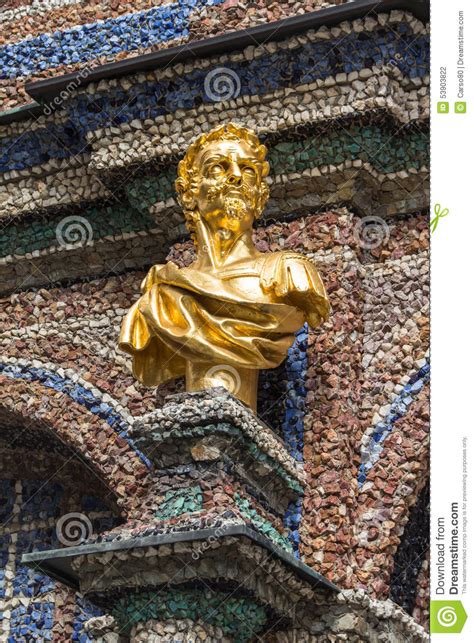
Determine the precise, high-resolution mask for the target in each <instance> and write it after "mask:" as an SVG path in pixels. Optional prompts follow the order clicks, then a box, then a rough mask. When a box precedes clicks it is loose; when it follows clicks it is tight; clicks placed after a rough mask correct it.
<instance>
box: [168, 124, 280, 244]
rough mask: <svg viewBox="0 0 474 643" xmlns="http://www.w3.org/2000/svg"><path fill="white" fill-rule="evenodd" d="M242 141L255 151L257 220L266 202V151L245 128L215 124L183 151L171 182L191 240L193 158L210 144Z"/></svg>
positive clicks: (194, 211)
mask: <svg viewBox="0 0 474 643" xmlns="http://www.w3.org/2000/svg"><path fill="white" fill-rule="evenodd" d="M242 140H243V141H245V142H246V143H247V144H248V145H249V146H250V147H251V148H252V149H253V150H254V152H255V158H256V159H257V160H258V161H259V162H260V163H261V177H262V185H261V191H260V198H259V202H258V208H257V214H256V217H255V218H256V219H258V218H259V217H260V216H261V214H262V212H263V210H264V208H265V205H266V203H267V201H268V197H269V189H268V185H267V182H266V181H265V177H266V176H268V172H269V170H270V166H269V164H268V161H266V160H265V157H266V155H267V148H266V147H265V145H263V143H260V141H259V140H258V136H257V135H256V133H255V132H254V131H253V130H252V129H249V128H248V127H243V126H241V125H236V124H235V123H226V124H225V125H219V126H218V127H216V128H214V129H213V130H211V131H210V132H207V133H206V134H201V135H200V136H199V137H198V138H197V139H196V140H195V141H194V142H193V143H192V144H191V145H190V146H189V147H188V149H187V151H186V154H185V155H184V158H183V159H182V160H181V161H180V162H179V164H178V178H177V179H176V181H175V187H176V192H177V194H178V203H179V204H180V205H181V207H182V208H183V210H184V217H185V221H186V227H187V228H188V230H189V231H190V233H191V237H192V238H193V239H194V232H195V228H196V221H197V220H198V218H199V212H198V211H197V209H196V206H195V205H193V204H194V195H195V193H196V191H197V189H198V187H199V186H198V182H197V168H196V166H195V161H196V157H197V155H198V154H199V153H200V152H201V151H202V150H203V148H205V147H206V145H208V144H209V143H211V142H213V141H242Z"/></svg>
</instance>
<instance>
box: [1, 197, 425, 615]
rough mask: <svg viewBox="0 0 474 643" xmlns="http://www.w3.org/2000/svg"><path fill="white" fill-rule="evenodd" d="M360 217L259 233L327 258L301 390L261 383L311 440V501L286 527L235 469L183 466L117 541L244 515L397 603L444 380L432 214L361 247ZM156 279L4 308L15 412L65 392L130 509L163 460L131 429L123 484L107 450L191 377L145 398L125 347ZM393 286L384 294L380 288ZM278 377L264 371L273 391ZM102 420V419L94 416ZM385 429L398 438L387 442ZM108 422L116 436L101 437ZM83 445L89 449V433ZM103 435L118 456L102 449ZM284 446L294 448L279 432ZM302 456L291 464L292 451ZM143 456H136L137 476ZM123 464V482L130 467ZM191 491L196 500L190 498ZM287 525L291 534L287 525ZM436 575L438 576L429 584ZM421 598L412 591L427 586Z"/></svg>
mask: <svg viewBox="0 0 474 643" xmlns="http://www.w3.org/2000/svg"><path fill="white" fill-rule="evenodd" d="M359 220H360V219H359V218H358V217H356V216H354V215H353V214H351V213H350V212H348V211H347V210H345V209H341V210H337V211H329V212H326V213H322V214H317V215H311V216H300V217H299V218H295V219H294V220H293V221H287V222H284V221H279V222H274V223H271V224H269V225H267V224H265V223H263V224H262V225H261V226H260V227H259V228H258V229H257V230H256V233H255V242H256V244H257V247H258V248H259V250H261V251H264V252H268V251H273V250H280V249H291V250H294V251H298V252H303V253H305V254H306V255H307V256H308V257H310V258H311V259H312V260H314V261H315V262H316V263H317V266H318V269H319V270H320V272H321V273H322V275H323V279H324V281H325V284H326V286H327V288H328V292H329V296H330V298H331V303H332V308H333V312H332V315H331V319H330V321H329V322H328V323H327V324H326V325H325V326H324V327H323V329H322V330H320V331H319V332H317V333H314V331H312V330H311V329H307V330H304V329H303V334H302V335H301V340H300V341H303V342H304V350H303V351H302V350H301V349H300V348H299V346H300V345H301V344H298V342H296V343H295V345H294V347H293V349H292V351H290V355H289V358H288V364H287V365H286V366H285V368H284V369H283V370H280V377H281V378H283V381H285V380H286V383H285V384H284V385H283V386H280V387H274V386H271V387H265V386H261V394H262V395H269V396H270V397H269V398H268V402H267V404H266V406H264V408H266V409H267V411H266V413H267V416H266V417H268V409H269V408H271V406H272V403H276V404H277V405H278V404H283V407H282V411H281V412H280V414H279V415H278V416H275V417H279V418H280V422H282V424H281V425H280V426H276V427H272V428H274V429H275V430H276V433H277V434H279V435H280V436H281V437H282V438H283V439H284V442H285V445H286V449H288V451H291V450H294V449H295V445H296V446H298V445H301V442H300V440H301V439H302V440H303V450H302V452H301V451H299V449H298V448H296V451H294V452H293V453H292V455H293V457H294V458H296V459H297V460H298V457H297V456H298V453H302V455H303V460H304V467H305V471H306V476H307V483H306V490H305V497H304V500H303V503H302V505H301V506H299V505H295V506H294V507H293V508H289V510H288V512H287V516H286V517H283V516H279V517H277V516H275V515H274V514H272V512H270V513H268V509H266V510H263V512H262V508H261V507H260V508H259V507H258V505H257V504H255V499H254V497H253V496H252V495H251V494H250V495H249V490H248V489H245V488H244V487H241V486H239V485H240V483H236V482H233V483H232V485H235V484H237V486H234V491H232V493H231V494H230V495H229V490H230V487H228V488H227V490H226V489H225V487H226V485H228V484H229V482H230V479H229V478H227V481H226V478H225V476H226V475H227V473H225V471H224V470H221V473H219V474H218V477H217V478H216V477H215V475H216V473H213V470H211V469H210V470H209V472H208V473H207V474H206V475H207V476H208V478H206V477H205V476H204V477H203V472H202V471H201V472H199V470H197V469H196V470H195V474H192V475H193V476H195V475H197V476H198V477H197V478H196V477H194V478H193V477H190V478H186V476H184V474H183V473H181V474H179V473H178V472H176V473H174V474H173V475H171V476H168V478H169V480H168V482H167V484H166V485H165V486H161V487H160V490H158V488H157V487H154V486H153V485H154V484H155V483H151V482H150V481H149V482H147V483H146V484H147V485H151V487H150V486H149V487H148V488H150V489H152V490H153V491H152V496H151V497H152V500H150V501H148V500H146V498H148V497H149V496H148V495H147V493H148V492H144V491H140V493H141V495H140V496H138V497H139V498H140V502H139V504H138V505H137V508H139V509H140V512H141V513H142V516H141V517H142V518H143V520H138V519H137V517H136V518H134V519H130V520H129V521H128V523H127V524H126V525H124V526H123V527H120V528H118V529H116V530H112V531H109V532H107V534H104V537H105V538H106V539H107V540H111V541H113V540H114V539H115V538H116V537H120V538H125V537H133V535H138V534H140V535H151V534H154V533H166V532H173V530H178V531H179V530H182V529H202V528H205V527H211V526H214V527H215V528H218V527H219V526H220V525H222V521H224V522H225V520H230V521H231V524H242V525H244V524H246V525H248V526H249V527H251V528H252V529H255V530H256V531H260V533H263V534H265V535H266V536H267V537H269V538H270V539H272V538H273V539H274V538H275V537H276V540H274V542H275V544H279V546H282V541H280V542H279V543H277V541H278V539H280V538H281V537H284V538H287V539H288V540H287V543H288V548H287V546H286V545H285V546H283V548H284V549H287V551H290V549H291V545H290V543H291V544H293V545H295V544H296V548H297V549H298V543H299V553H300V555H301V558H302V560H303V561H304V562H305V563H306V564H309V565H310V566H312V567H313V568H314V569H316V570H318V571H320V572H322V573H323V574H325V575H327V576H328V577H329V578H330V579H331V580H333V581H334V582H336V583H338V584H339V585H342V586H348V587H353V586H354V585H355V586H357V585H359V586H362V587H364V588H366V589H367V591H369V592H372V594H373V595H374V596H376V597H379V598H384V597H387V596H388V593H389V591H390V586H391V583H392V580H393V570H394V565H395V554H396V551H397V548H398V546H399V544H400V542H401V540H402V538H403V531H404V528H405V523H406V522H407V520H408V519H409V515H410V507H412V506H413V504H414V503H415V501H416V498H417V496H418V493H419V491H420V489H421V486H422V485H423V484H424V482H423V481H424V480H425V476H426V466H425V465H426V460H425V455H424V453H425V450H426V444H427V443H426V440H427V424H426V414H427V397H426V394H427V386H428V384H427V382H426V381H424V383H423V386H422V387H420V388H419V389H418V385H416V382H417V381H418V380H417V379H416V378H417V377H418V375H417V374H418V373H419V372H420V370H421V371H422V372H423V373H424V372H425V371H424V370H423V369H424V368H425V365H426V351H427V347H428V344H427V342H428V318H427V306H428V290H427V287H426V286H427V277H428V272H427V259H428V258H427V254H426V252H427V248H428V236H427V228H428V222H427V218H426V216H425V215H414V216H408V217H404V218H400V217H399V218H394V219H392V220H388V222H387V223H386V224H383V223H379V226H381V228H380V230H379V232H382V236H381V240H382V241H381V243H380V245H377V246H373V247H361V245H360V239H361V238H364V237H362V236H361V233H360V229H359V227H358V226H359V223H358V222H359ZM385 225H386V228H385V227H384V226H385ZM193 257H194V252H193V249H192V244H191V243H190V242H189V241H186V242H183V243H177V244H176V245H175V246H174V247H173V248H172V250H171V252H170V254H169V259H172V260H173V261H175V262H177V263H178V264H179V265H188V264H189V263H190V262H191V261H192V260H193ZM142 278H143V273H133V272H132V273H130V274H126V275H121V276H114V277H109V278H104V279H99V280H95V281H90V282H84V283H77V284H73V285H71V286H69V287H64V288H56V289H52V290H47V289H42V290H39V291H37V292H24V293H19V294H15V295H12V296H11V298H10V299H9V303H6V304H4V306H3V311H2V312H3V317H2V328H3V333H2V336H1V338H0V342H1V345H2V350H3V352H4V353H5V354H6V356H7V357H6V362H5V366H6V369H7V370H6V371H5V373H6V375H7V377H6V378H5V380H4V381H5V386H4V388H3V389H2V391H5V393H6V399H5V400H4V404H5V406H6V408H7V409H21V406H22V404H25V403H26V402H22V401H21V400H22V396H25V400H27V399H28V400H30V402H29V410H28V413H29V416H31V413H32V408H33V407H34V402H33V404H32V402H31V400H32V399H34V397H33V398H32V396H38V400H44V399H46V398H45V395H47V396H48V399H49V400H50V402H49V404H52V405H53V406H52V408H56V407H55V406H54V405H56V404H57V401H56V400H57V399H59V398H57V397H56V396H59V395H60V396H62V397H61V400H64V402H62V401H61V403H60V406H59V407H57V408H58V410H60V409H63V410H62V411H60V413H64V412H65V413H66V418H68V417H69V418H73V417H79V418H80V417H84V421H85V422H86V423H87V424H86V425H87V426H88V427H89V428H88V430H89V431H90V433H89V434H87V433H84V442H83V446H81V447H80V448H82V449H84V453H85V454H86V457H89V458H91V461H95V462H96V463H97V462H100V463H101V465H100V467H99V470H101V471H102V472H101V473H100V475H101V476H105V478H104V479H105V480H107V475H109V478H108V479H109V480H110V483H111V484H112V485H114V487H115V491H117V492H118V494H119V497H118V498H117V500H118V501H119V503H123V502H124V500H125V499H127V498H128V504H127V506H128V507H129V509H128V511H129V515H132V514H131V511H132V507H131V505H130V502H129V500H130V494H132V496H131V497H133V496H134V495H135V494H137V493H138V489H139V488H140V486H141V482H139V481H141V480H142V479H143V480H145V481H146V480H147V478H143V475H144V473H141V471H144V470H143V469H140V467H142V466H143V467H144V468H145V469H146V464H145V462H146V461H148V458H147V457H146V454H143V453H142V454H141V456H140V455H139V454H140V453H141V449H140V448H139V447H138V445H137V444H136V439H135V437H134V436H133V435H132V434H131V433H130V431H129V430H127V431H126V436H127V440H128V442H125V441H124V447H125V445H126V447H127V448H126V449H125V448H124V447H121V450H120V451H119V452H117V453H118V455H117V456H113V457H114V462H115V466H114V468H113V470H112V469H111V470H110V474H107V470H108V465H107V461H108V458H109V457H111V456H108V455H106V456H105V457H104V454H103V453H102V449H103V445H104V444H105V443H107V444H110V445H111V444H112V442H110V440H111V436H112V435H114V432H115V435H117V437H118V439H119V440H122V439H123V438H120V432H123V431H124V430H125V428H121V426H122V425H121V423H125V424H124V425H123V427H125V426H126V425H127V424H128V426H131V423H132V422H133V418H134V417H135V418H136V417H138V416H147V414H150V412H151V415H149V417H153V416H154V415H156V411H154V409H155V408H156V406H157V405H159V406H162V405H163V404H164V402H165V396H166V395H168V394H169V393H172V392H174V391H179V390H182V382H178V383H177V384H173V385H172V386H169V385H167V386H164V387H162V388H160V389H159V390H158V392H155V391H152V390H148V389H145V388H144V387H142V386H141V385H140V384H138V383H137V382H134V381H133V379H132V377H131V374H130V367H129V363H128V358H126V357H125V356H123V355H121V354H119V353H118V352H117V351H116V338H117V335H118V330H119V326H120V322H121V319H122V317H123V315H124V314H125V312H126V309H127V306H128V305H129V304H130V302H131V301H133V300H134V299H135V297H136V296H137V294H138V292H139V284H140V281H141V279H142ZM377 288H381V292H380V293H378V292H377V290H376V289H377ZM405 293H406V294H405ZM58 337H60V338H61V339H60V344H59V348H58ZM409 347H411V349H410V348H409ZM407 358H409V359H407ZM291 364H294V365H295V368H296V371H295V373H296V378H297V379H296V380H292V373H293V370H292V368H293V367H292V366H291ZM285 373H286V374H285ZM298 373H299V375H298ZM269 375H270V373H269ZM265 377H266V375H265V374H263V375H262V381H263V382H265ZM423 377H424V376H423ZM25 379H26V381H25ZM293 381H294V382H295V383H294V384H292V382H293ZM381 382H382V383H383V385H381ZM25 384H27V385H28V388H25V387H24V385H25ZM415 385H416V386H415ZM408 389H409V390H408ZM282 395H283V396H284V399H283V400H282V399H281V397H282ZM408 395H409V396H410V398H411V399H410V400H408V399H407V396H408ZM71 396H72V398H74V401H72V399H71ZM271 396H274V397H273V398H272V397H271ZM400 396H401V398H402V399H403V400H404V402H405V403H406V402H409V404H408V405H406V412H404V413H399V412H398V411H400V407H399V406H397V405H398V402H397V400H398V399H401V398H400ZM272 399H273V402H272ZM285 399H286V402H285ZM394 405H395V406H396V409H397V413H395V415H393V409H394V408H395V407H394ZM38 407H40V405H38ZM66 409H67V410H66ZM285 409H286V410H285ZM294 409H300V410H301V411H302V412H303V415H302V416H301V417H299V416H298V415H296V416H295V415H294ZM391 409H392V410H391ZM25 412H26V407H25ZM38 412H39V413H40V416H41V417H42V418H43V419H42V421H43V422H45V423H46V424H47V425H48V426H51V412H50V411H47V412H46V413H45V411H41V409H40V408H38ZM391 413H392V416H391V415H390V414H391ZM81 414H85V415H81ZM94 417H95V418H97V421H98V422H99V424H95V423H94V422H91V420H92V418H94ZM173 417H174V416H173ZM222 417H223V416H222ZM264 417H265V416H264ZM295 417H296V418H297V419H296V421H293V420H294V418H295ZM388 417H389V418H390V430H387V427H388V424H387V418H388ZM86 418H87V419H86ZM298 418H299V419H298ZM176 419H177V420H178V423H179V422H180V421H181V420H182V419H181V418H176V417H174V420H173V423H176ZM104 421H105V426H107V431H106V432H105V433H103V432H104V428H105V426H104V424H103V423H104ZM54 422H55V423H56V424H54V423H53V425H52V426H53V427H54V426H57V427H58V430H60V431H61V430H62V431H64V429H59V427H60V415H58V418H57V419H56V420H54ZM301 422H303V424H304V431H303V433H301ZM381 425H383V427H384V431H385V433H383V432H380V430H381ZM95 426H97V427H101V428H100V429H99V431H98V432H97V433H94V431H96V429H95V428H94V427H95ZM54 430H56V429H54ZM377 431H379V434H381V435H384V439H383V440H382V441H381V442H380V441H379V442H377V441H376V440H375V441H374V444H380V447H381V448H379V450H378V454H377V460H375V459H373V460H372V461H371V462H372V466H371V467H370V469H367V471H366V474H365V475H366V479H365V481H362V480H361V479H359V482H358V475H360V473H358V472H359V470H360V467H361V465H362V463H363V462H367V459H364V458H365V456H364V453H365V452H366V451H365V450H366V449H367V445H370V439H372V440H373V439H374V436H376V435H377ZM60 434H61V433H60ZM62 435H65V436H67V435H68V433H63V434H62ZM88 435H89V436H90V437H87V436H88ZM105 435H108V436H109V437H108V438H105ZM102 436H104V437H102ZM367 436H369V442H367V439H368V438H367ZM105 439H106V440H107V441H106V442H104V440H105ZM67 440H68V441H69V442H68V443H69V444H71V445H78V446H79V443H78V442H77V438H76V437H75V436H71V437H68V438H67ZM71 440H72V441H71ZM97 440H98V441H99V444H100V445H102V447H101V449H99V450H96V451H94V446H95V442H96V441H97ZM273 440H274V441H275V444H278V439H277V438H275V437H274V438H273ZM414 444H416V451H414V450H413V445H414ZM108 448H109V449H110V448H111V447H108ZM278 448H279V447H278ZM420 448H421V449H422V450H421V451H420V450H419V449H420ZM369 451H370V449H369ZM109 453H111V454H112V451H109ZM374 453H375V452H374ZM99 454H100V455H99ZM286 457H287V458H289V460H288V461H289V462H291V458H290V456H289V455H287V456H286ZM131 458H132V460H133V459H134V458H135V460H134V462H135V463H136V464H133V466H132V465H131V461H132V460H131ZM118 463H120V465H119V466H120V468H122V470H123V473H120V470H118V469H117V464H118ZM420 463H421V466H420ZM423 463H424V464H423ZM203 464H204V463H203ZM208 466H209V463H207V464H206V468H208ZM213 466H214V465H213ZM292 467H293V468H294V467H295V465H294V464H293V465H292ZM112 471H113V473H112ZM292 471H293V469H292ZM216 472H217V469H216ZM120 476H122V477H123V480H124V481H125V482H124V484H123V485H122V483H119V484H117V479H118V477H120ZM183 476H184V477H183ZM213 476H214V477H213ZM219 476H220V477H219ZM222 476H223V477H222ZM197 479H199V480H206V479H207V480H208V482H207V483H206V484H208V485H209V486H208V487H207V488H206V489H201V491H199V490H198V489H196V480H197ZM219 480H220V482H219ZM359 487H360V488H359ZM179 489H182V493H177V492H178V490H179ZM250 491H252V490H250ZM235 493H237V494H238V495H239V497H240V498H246V501H245V503H246V502H248V503H249V504H248V505H246V504H245V503H244V504H243V505H242V503H241V509H242V508H243V510H239V507H238V502H237V500H236V497H235V495H234V494H235ZM252 493H255V490H253V491H252ZM122 495H123V499H121V497H120V496H122ZM201 500H202V504H201ZM225 503H228V506H231V507H232V511H233V514H232V517H230V516H229V517H227V518H226V517H225V516H224V515H223V514H222V512H221V513H219V511H218V510H217V507H219V506H221V507H222V506H225ZM202 510H205V511H206V512H207V515H208V519H207V520H206V521H205V522H203V521H202V519H201V518H200V517H199V516H200V515H202V514H200V512H201V511H202ZM300 512H302V521H301V524H300ZM147 521H148V522H147ZM232 521H236V523H234V522H232ZM265 521H267V522H265ZM283 521H284V522H283ZM275 527H276V528H277V531H278V534H279V535H278V536H277V535H276V534H275V532H273V531H272V530H273V529H275ZM262 530H263V531H262ZM285 530H286V531H285ZM422 573H423V569H421V570H420V572H419V575H421V574H422ZM420 578H421V576H420ZM419 582H420V583H422V582H424V581H422V580H420V581H419ZM407 591H409V593H410V596H412V592H413V589H412V588H411V586H410V588H409V589H408V588H407ZM400 592H401V593H400ZM402 596H405V595H404V594H403V589H402V590H399V591H398V594H397V597H396V598H397V600H405V598H402ZM407 596H408V594H407ZM399 597H400V598H399ZM423 597H424V598H423ZM426 600H427V593H426V591H425V592H424V593H422V594H421V595H418V596H417V599H416V607H415V608H414V614H415V615H417V617H419V618H421V619H422V620H423V622H425V621H424V616H423V614H424V612H423V610H424V609H425V607H423V605H425V606H426ZM420 601H425V603H423V602H421V603H420Z"/></svg>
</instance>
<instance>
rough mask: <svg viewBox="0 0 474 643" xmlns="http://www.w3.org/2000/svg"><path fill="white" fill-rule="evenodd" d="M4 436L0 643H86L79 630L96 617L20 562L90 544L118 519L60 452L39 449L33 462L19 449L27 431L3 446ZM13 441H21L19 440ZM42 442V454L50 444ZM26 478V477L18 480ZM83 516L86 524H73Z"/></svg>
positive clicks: (59, 586)
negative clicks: (84, 541)
mask: <svg viewBox="0 0 474 643" xmlns="http://www.w3.org/2000/svg"><path fill="white" fill-rule="evenodd" d="M9 426H10V427H11V425H9ZM6 433H8V430H7V432H4V431H2V433H1V441H0V451H1V457H2V480H0V508H1V509H0V520H1V536H0V539H1V543H2V554H1V560H2V566H1V571H0V611H1V613H2V618H1V625H0V640H2V641H9V642H10V641H53V640H65V637H67V640H71V641H84V642H85V641H89V640H91V639H90V638H89V637H88V635H87V634H86V633H85V631H84V623H85V622H86V621H87V620H88V619H90V618H91V617H92V616H95V615H98V614H100V613H101V612H100V610H98V609H97V608H96V607H95V606H93V605H92V604H91V603H90V602H89V601H88V600H85V599H84V598H83V597H82V596H81V595H80V594H75V593H74V592H73V591H71V590H69V589H67V588H66V587H65V586H63V585H62V584H60V583H57V582H55V581H54V580H52V579H51V578H50V577H48V576H45V575H44V574H42V573H40V572H38V571H35V570H33V569H31V568H29V567H27V566H25V565H24V564H22V563H21V556H22V554H24V553H28V552H31V551H38V550H44V549H49V548H57V547H63V546H67V545H71V544H73V543H74V542H75V541H76V539H78V535H79V534H80V531H81V530H85V532H87V534H86V535H87V536H92V535H93V534H96V533H100V532H101V531H104V530H107V529H110V528H112V527H113V526H114V525H115V524H117V520H118V519H117V517H116V512H114V511H113V509H111V507H110V506H109V505H108V504H106V502H104V499H103V498H100V497H96V495H93V494H97V492H98V491H99V493H102V492H101V490H100V488H99V489H98V488H97V486H96V488H94V484H91V481H89V482H87V475H86V476H85V475H84V471H81V467H80V466H78V464H77V462H74V463H69V460H68V458H67V457H64V456H65V455H66V454H65V453H64V448H63V447H61V446H60V445H58V444H55V443H50V444H49V447H50V453H51V452H52V451H53V450H54V449H56V450H57V454H56V456H55V457H51V455H48V454H47V453H46V451H42V450H41V449H38V450H36V451H35V453H34V456H33V459H32V454H31V452H29V451H28V450H27V449H25V448H23V445H24V444H25V443H27V439H26V438H27V437H28V431H25V430H24V429H22V427H20V426H17V427H15V431H12V432H11V434H10V439H9V440H5V441H4V437H5V436H6ZM15 434H16V437H15ZM18 434H22V435H21V439H19V437H18ZM12 436H13V437H12ZM42 437H43V439H42V440H41V445H42V448H45V447H47V446H48V438H47V437H46V436H42ZM69 459H70V458H69ZM26 462H28V467H26ZM25 475H27V476H28V477H27V478H25V477H19V476H25ZM46 476H47V477H46ZM73 482H74V486H71V484H72V483H73ZM99 487H100V485H99ZM84 515H87V519H88V522H87V523H85V522H84V521H82V522H80V519H79V522H78V517H83V516H84Z"/></svg>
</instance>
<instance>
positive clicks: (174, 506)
mask: <svg viewBox="0 0 474 643" xmlns="http://www.w3.org/2000/svg"><path fill="white" fill-rule="evenodd" d="M201 510H202V492H201V487H199V486H194V487H186V488H185V489H173V490H171V491H168V492H167V493H166V495H165V498H164V500H163V502H162V503H161V505H160V507H159V509H158V510H157V511H156V513H155V518H158V519H159V520H168V519H169V518H173V517H174V516H180V515H182V514H184V513H192V512H194V511H201Z"/></svg>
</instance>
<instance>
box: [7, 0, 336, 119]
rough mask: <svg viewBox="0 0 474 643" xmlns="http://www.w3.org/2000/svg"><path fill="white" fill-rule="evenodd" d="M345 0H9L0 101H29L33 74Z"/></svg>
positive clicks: (107, 59) (62, 70) (150, 49)
mask: <svg viewBox="0 0 474 643" xmlns="http://www.w3.org/2000/svg"><path fill="white" fill-rule="evenodd" d="M344 1H345V0H331V1H329V2H325V1H324V0H305V1H304V2H301V1H295V0H286V2H281V3H280V2H279V3H277V2H273V1H271V2H268V1H267V0H258V2H253V3H252V5H251V6H250V7H245V6H244V5H243V4H242V3H239V2H237V0H177V1H175V2H168V1H164V0H136V1H135V2H132V1H131V0H20V1H16V0H6V1H5V2H3V3H2V9H1V14H0V24H1V25H2V35H1V37H0V103H1V104H2V107H1V109H3V110H6V109H11V108H13V107H15V106H17V105H19V104H24V103H25V102H31V99H30V98H29V96H28V95H27V94H26V93H25V90H24V85H25V83H26V82H28V81H32V80H39V79H40V78H47V77H51V76H55V75H58V74H64V73H68V72H71V71H81V70H87V69H93V68H94V67H96V66H98V65H100V64H104V63H109V62H113V61H119V60H123V59H125V58H130V57H134V56H138V55H141V54H146V53H150V52H153V51H157V50H159V49H164V48H167V47H170V46H175V45H177V44H184V43H186V42H192V41H194V40H202V39H203V38H210V37H212V36H216V35H219V34H222V33H225V32H228V31H234V30H236V29H242V28H248V27H253V26H256V25H258V24H262V23H265V22H273V21H275V20H280V19H282V18H286V17H288V16H292V15H298V14H301V13H305V12H308V11H315V10H317V9H320V8H322V7H325V6H331V5H337V4H342V3H343V2H344Z"/></svg>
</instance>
